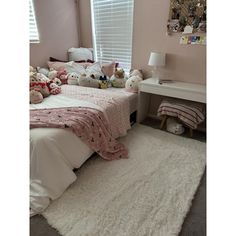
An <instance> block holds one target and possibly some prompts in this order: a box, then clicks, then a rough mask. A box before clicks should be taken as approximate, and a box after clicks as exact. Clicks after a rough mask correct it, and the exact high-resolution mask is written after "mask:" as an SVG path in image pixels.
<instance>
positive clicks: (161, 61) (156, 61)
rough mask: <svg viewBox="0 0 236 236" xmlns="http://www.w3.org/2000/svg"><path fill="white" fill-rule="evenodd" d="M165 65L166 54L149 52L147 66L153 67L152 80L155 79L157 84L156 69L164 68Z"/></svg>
mask: <svg viewBox="0 0 236 236" xmlns="http://www.w3.org/2000/svg"><path fill="white" fill-rule="evenodd" d="M165 64H166V54H165V53H160V52H158V53H157V52H151V54H150V58H149V61H148V65H149V66H153V70H152V78H155V79H156V80H157V82H158V83H159V78H158V76H157V67H158V66H165Z"/></svg>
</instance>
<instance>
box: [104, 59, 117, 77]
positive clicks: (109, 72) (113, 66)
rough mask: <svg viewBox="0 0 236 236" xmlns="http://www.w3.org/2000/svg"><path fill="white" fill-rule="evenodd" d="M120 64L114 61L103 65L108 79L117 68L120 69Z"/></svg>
mask: <svg viewBox="0 0 236 236" xmlns="http://www.w3.org/2000/svg"><path fill="white" fill-rule="evenodd" d="M118 65H119V63H117V62H115V61H113V62H111V63H105V64H102V73H103V74H104V75H106V76H108V77H111V76H112V75H113V74H114V72H115V70H116V68H117V67H118Z"/></svg>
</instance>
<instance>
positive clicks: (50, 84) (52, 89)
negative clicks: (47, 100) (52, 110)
mask: <svg viewBox="0 0 236 236" xmlns="http://www.w3.org/2000/svg"><path fill="white" fill-rule="evenodd" d="M47 86H48V89H49V92H50V94H53V95H56V94H58V93H60V92H61V87H60V86H58V85H57V84H56V83H54V82H53V81H50V82H48V83H47Z"/></svg>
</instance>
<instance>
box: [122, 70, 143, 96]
mask: <svg viewBox="0 0 236 236" xmlns="http://www.w3.org/2000/svg"><path fill="white" fill-rule="evenodd" d="M129 76H130V77H129V79H128V80H127V81H126V83H125V89H126V90H127V91H128V92H131V93H137V92H138V89H139V82H141V81H142V80H143V75H142V73H141V72H140V71H139V70H132V71H130V74H129Z"/></svg>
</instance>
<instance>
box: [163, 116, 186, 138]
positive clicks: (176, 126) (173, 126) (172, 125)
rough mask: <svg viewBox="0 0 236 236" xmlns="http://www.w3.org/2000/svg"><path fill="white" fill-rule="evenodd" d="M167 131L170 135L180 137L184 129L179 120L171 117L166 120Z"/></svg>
mask: <svg viewBox="0 0 236 236" xmlns="http://www.w3.org/2000/svg"><path fill="white" fill-rule="evenodd" d="M166 130H167V131H168V132H170V133H173V134H178V135H180V134H182V133H183V132H184V127H183V125H182V124H181V123H179V122H178V121H177V119H175V118H172V117H170V118H168V119H167V120H166Z"/></svg>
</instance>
